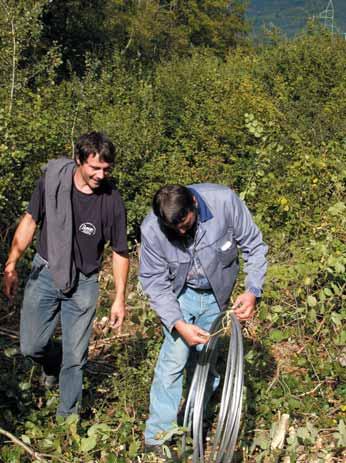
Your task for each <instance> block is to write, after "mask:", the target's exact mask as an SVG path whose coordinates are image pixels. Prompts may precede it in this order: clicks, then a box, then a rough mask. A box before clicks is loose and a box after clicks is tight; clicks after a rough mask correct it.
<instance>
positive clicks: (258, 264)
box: [228, 191, 268, 296]
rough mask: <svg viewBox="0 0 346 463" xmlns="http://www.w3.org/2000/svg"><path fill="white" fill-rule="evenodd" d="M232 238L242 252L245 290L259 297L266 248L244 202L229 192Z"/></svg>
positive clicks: (265, 267) (264, 272)
mask: <svg viewBox="0 0 346 463" xmlns="http://www.w3.org/2000/svg"><path fill="white" fill-rule="evenodd" d="M228 213H229V214H230V216H231V223H232V227H233V230H234V238H235V240H236V242H237V244H238V246H239V247H240V249H241V251H242V255H243V258H244V263H245V265H244V271H245V273H246V278H245V289H246V290H247V291H251V290H252V292H255V294H256V295H257V296H259V295H260V294H261V292H262V287H263V283H264V277H265V274H266V271H267V260H266V254H267V250H268V247H267V245H266V244H265V243H264V242H263V239H262V233H261V232H260V230H259V228H258V227H257V225H256V224H255V222H254V221H253V218H252V216H251V214H250V212H249V210H248V208H247V207H246V205H245V204H244V202H243V201H242V200H241V199H240V198H239V197H238V196H237V195H236V194H235V193H234V192H233V191H231V201H230V209H229V211H228Z"/></svg>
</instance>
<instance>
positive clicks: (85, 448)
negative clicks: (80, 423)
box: [80, 436, 97, 453]
mask: <svg viewBox="0 0 346 463" xmlns="http://www.w3.org/2000/svg"><path fill="white" fill-rule="evenodd" d="M96 443H97V442H96V438H95V437H94V436H91V437H83V438H82V440H81V443H80V450H81V452H84V453H86V452H90V450H93V449H94V448H95V447H96Z"/></svg>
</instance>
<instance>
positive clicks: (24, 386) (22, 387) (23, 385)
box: [19, 381, 31, 391]
mask: <svg viewBox="0 0 346 463" xmlns="http://www.w3.org/2000/svg"><path fill="white" fill-rule="evenodd" d="M19 389H20V390H21V391H27V390H28V389H31V383H28V382H24V381H23V382H22V383H19Z"/></svg>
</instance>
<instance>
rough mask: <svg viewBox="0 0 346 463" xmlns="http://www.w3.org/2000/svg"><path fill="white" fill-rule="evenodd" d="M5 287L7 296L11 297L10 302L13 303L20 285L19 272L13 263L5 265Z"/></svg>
mask: <svg viewBox="0 0 346 463" xmlns="http://www.w3.org/2000/svg"><path fill="white" fill-rule="evenodd" d="M3 287H4V294H5V296H6V297H7V298H8V299H9V301H10V303H12V302H13V299H14V296H15V294H16V291H17V287H18V274H17V271H16V269H15V267H14V266H12V265H7V266H6V267H5V270H4V280H3Z"/></svg>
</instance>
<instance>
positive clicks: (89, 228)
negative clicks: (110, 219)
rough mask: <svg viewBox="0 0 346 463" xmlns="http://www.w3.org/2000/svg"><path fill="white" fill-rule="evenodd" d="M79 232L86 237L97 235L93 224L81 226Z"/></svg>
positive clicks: (87, 223)
mask: <svg viewBox="0 0 346 463" xmlns="http://www.w3.org/2000/svg"><path fill="white" fill-rule="evenodd" d="M79 231H80V232H82V233H84V235H89V236H94V235H95V233H96V228H95V225H93V224H92V223H89V222H86V223H82V224H81V225H80V226H79Z"/></svg>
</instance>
